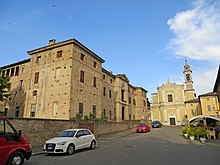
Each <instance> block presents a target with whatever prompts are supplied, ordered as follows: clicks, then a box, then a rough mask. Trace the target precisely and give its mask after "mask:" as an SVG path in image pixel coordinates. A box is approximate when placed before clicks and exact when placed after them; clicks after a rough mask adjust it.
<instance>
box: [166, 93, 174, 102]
mask: <svg viewBox="0 0 220 165" xmlns="http://www.w3.org/2000/svg"><path fill="white" fill-rule="evenodd" d="M167 97H168V102H173V96H172V95H171V94H169V95H167Z"/></svg>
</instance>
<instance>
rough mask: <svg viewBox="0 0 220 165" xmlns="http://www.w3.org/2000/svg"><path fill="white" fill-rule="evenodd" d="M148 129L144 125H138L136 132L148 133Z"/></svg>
mask: <svg viewBox="0 0 220 165" xmlns="http://www.w3.org/2000/svg"><path fill="white" fill-rule="evenodd" d="M149 131H150V127H149V126H148V125H147V124H145V123H140V124H139V125H138V126H136V132H149Z"/></svg>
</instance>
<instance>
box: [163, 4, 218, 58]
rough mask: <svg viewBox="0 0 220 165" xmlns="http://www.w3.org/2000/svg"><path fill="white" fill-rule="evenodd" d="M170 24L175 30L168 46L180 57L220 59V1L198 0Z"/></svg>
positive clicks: (169, 22) (172, 29) (171, 20)
mask: <svg viewBox="0 0 220 165" xmlns="http://www.w3.org/2000/svg"><path fill="white" fill-rule="evenodd" d="M167 24H168V25H169V27H170V30H171V31H172V32H173V33H174V38H172V39H171V40H170V42H169V44H168V47H169V48H170V49H172V50H173V51H174V53H175V54H176V55H177V56H183V57H187V58H191V59H196V60H210V61H215V62H216V61H220V1H214V2H212V3H208V2H207V1H206V0H197V1H194V3H192V8H191V9H189V10H186V11H181V12H179V13H177V14H176V15H175V16H174V17H173V18H171V19H169V20H168V22H167Z"/></svg>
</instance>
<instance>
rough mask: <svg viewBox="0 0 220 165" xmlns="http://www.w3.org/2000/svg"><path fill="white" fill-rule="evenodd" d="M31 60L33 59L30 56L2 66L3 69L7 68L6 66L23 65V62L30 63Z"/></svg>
mask: <svg viewBox="0 0 220 165" xmlns="http://www.w3.org/2000/svg"><path fill="white" fill-rule="evenodd" d="M30 61H31V59H30V58H29V59H26V60H22V61H19V62H16V63H13V64H9V65H5V66H2V67H1V68H2V69H6V68H10V67H13V66H16V65H21V64H24V63H28V62H30Z"/></svg>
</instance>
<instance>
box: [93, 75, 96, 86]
mask: <svg viewBox="0 0 220 165" xmlns="http://www.w3.org/2000/svg"><path fill="white" fill-rule="evenodd" d="M93 87H96V77H95V76H94V77H93Z"/></svg>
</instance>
